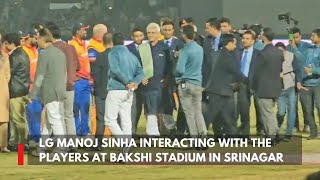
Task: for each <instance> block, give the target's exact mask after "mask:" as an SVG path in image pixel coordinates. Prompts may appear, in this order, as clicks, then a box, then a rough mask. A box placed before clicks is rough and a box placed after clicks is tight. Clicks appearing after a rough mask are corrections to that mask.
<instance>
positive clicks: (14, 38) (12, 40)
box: [3, 33, 20, 46]
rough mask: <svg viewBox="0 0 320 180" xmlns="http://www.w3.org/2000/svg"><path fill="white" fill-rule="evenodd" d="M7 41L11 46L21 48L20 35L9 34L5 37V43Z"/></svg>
mask: <svg viewBox="0 0 320 180" xmlns="http://www.w3.org/2000/svg"><path fill="white" fill-rule="evenodd" d="M5 41H7V42H8V43H9V44H14V45H15V46H20V35H19V34H18V33H7V34H5V35H4V37H3V42H5Z"/></svg>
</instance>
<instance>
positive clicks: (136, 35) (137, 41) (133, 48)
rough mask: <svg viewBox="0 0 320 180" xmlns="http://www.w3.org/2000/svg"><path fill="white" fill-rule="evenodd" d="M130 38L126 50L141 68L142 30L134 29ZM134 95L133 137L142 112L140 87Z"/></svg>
mask: <svg viewBox="0 0 320 180" xmlns="http://www.w3.org/2000/svg"><path fill="white" fill-rule="evenodd" d="M131 38H132V40H133V42H132V43H131V44H129V45H127V48H128V49H129V51H130V52H131V53H132V54H134V55H135V56H136V57H137V58H138V60H139V62H140V64H141V66H142V62H141V57H140V54H139V45H141V44H142V42H143V40H144V33H143V30H142V29H139V28H134V29H133V30H132V34H131ZM134 94H135V96H134V97H133V102H132V109H131V119H132V134H133V135H135V134H136V131H137V126H138V122H139V119H140V116H141V112H142V105H143V96H142V92H141V85H140V86H139V88H138V89H137V90H135V93H134Z"/></svg>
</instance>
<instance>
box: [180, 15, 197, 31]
mask: <svg viewBox="0 0 320 180" xmlns="http://www.w3.org/2000/svg"><path fill="white" fill-rule="evenodd" d="M193 22H194V21H193V19H192V18H191V17H188V18H183V19H181V20H180V21H179V27H180V28H181V29H182V27H183V26H186V25H193V24H194V23H193Z"/></svg>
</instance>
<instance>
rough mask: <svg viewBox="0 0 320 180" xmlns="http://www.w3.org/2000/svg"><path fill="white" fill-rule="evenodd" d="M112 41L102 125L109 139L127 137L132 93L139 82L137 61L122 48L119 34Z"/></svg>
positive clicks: (130, 130)
mask: <svg viewBox="0 0 320 180" xmlns="http://www.w3.org/2000/svg"><path fill="white" fill-rule="evenodd" d="M112 41H113V44H114V47H113V48H112V50H111V51H110V52H109V55H108V59H109V65H110V71H109V80H108V86H107V90H108V95H107V99H106V104H105V106H106V110H105V124H106V125H107V127H108V128H109V129H110V131H111V133H112V135H115V136H122V135H125V136H127V137H131V135H132V121H131V106H132V99H133V91H134V90H136V89H137V88H138V85H139V84H140V82H141V81H142V79H143V71H142V67H141V65H140V63H139V61H138V59H137V58H136V57H135V56H134V55H133V54H132V53H131V52H130V51H129V50H128V48H127V47H126V46H124V45H123V44H124V38H123V35H122V34H121V33H116V34H114V35H113V38H112ZM118 114H120V119H121V120H120V121H121V127H120V126H119V124H118V122H117V118H118Z"/></svg>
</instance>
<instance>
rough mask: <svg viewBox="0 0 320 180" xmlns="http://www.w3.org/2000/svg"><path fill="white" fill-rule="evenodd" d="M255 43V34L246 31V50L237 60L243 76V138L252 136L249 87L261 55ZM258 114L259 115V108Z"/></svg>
mask: <svg viewBox="0 0 320 180" xmlns="http://www.w3.org/2000/svg"><path fill="white" fill-rule="evenodd" d="M254 43H255V33H254V32H253V31H250V30H249V31H246V32H245V33H244V34H243V36H242V45H243V47H244V48H243V49H241V50H239V51H238V52H237V60H239V61H240V70H241V73H242V76H243V78H242V82H241V83H240V87H239V92H238V108H239V109H238V110H239V114H240V120H241V126H240V128H239V133H240V134H241V135H243V136H249V135H250V104H251V96H252V93H251V92H252V91H251V89H250V87H249V82H251V81H252V75H253V64H254V63H255V61H256V59H257V56H258V53H259V51H258V50H256V49H254V47H253V46H254ZM255 104H256V103H255ZM256 114H257V115H258V112H257V108H256ZM257 120H258V118H257ZM257 124H258V122H257Z"/></svg>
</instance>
